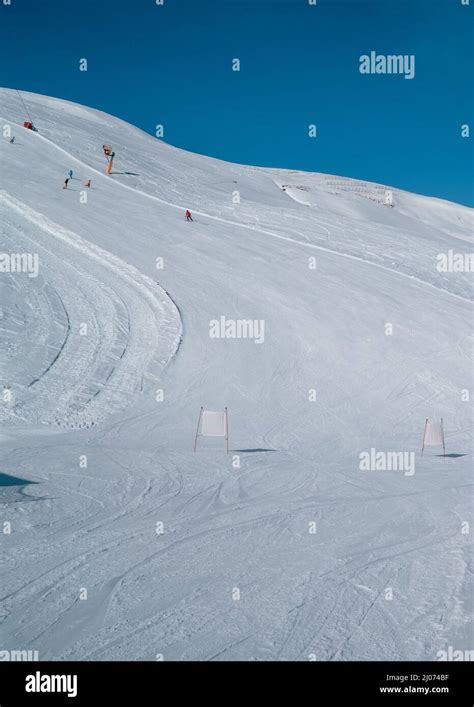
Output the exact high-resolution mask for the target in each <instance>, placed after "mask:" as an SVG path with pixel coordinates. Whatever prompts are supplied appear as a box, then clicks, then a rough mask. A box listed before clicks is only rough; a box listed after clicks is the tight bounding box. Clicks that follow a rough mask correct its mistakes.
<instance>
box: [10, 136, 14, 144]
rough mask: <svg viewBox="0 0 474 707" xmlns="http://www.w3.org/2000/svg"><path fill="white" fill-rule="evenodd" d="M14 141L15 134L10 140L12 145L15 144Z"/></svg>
mask: <svg viewBox="0 0 474 707" xmlns="http://www.w3.org/2000/svg"><path fill="white" fill-rule="evenodd" d="M14 142H15V136H13V137H12V139H11V140H10V143H11V144H12V145H13V143H14Z"/></svg>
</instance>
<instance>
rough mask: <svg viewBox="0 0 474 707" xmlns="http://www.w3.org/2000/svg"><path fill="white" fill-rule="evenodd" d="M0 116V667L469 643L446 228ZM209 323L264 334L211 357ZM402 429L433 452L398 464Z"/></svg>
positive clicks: (463, 436) (53, 125) (73, 130)
mask: <svg viewBox="0 0 474 707" xmlns="http://www.w3.org/2000/svg"><path fill="white" fill-rule="evenodd" d="M24 96H25V98H26V101H27V104H28V108H29V110H30V112H31V114H32V117H33V119H34V121H35V124H36V125H37V127H38V129H39V133H33V132H31V131H28V130H25V129H23V128H21V127H19V124H20V123H21V122H22V121H23V119H24V118H25V116H24V115H23V109H22V105H21V103H20V101H19V98H18V94H17V93H16V92H14V91H11V90H7V89H2V90H0V126H2V132H3V128H4V126H5V125H10V126H12V132H13V135H15V137H16V140H15V142H14V143H13V144H10V143H9V141H8V139H7V138H5V137H4V138H3V139H2V140H0V234H1V235H0V238H1V243H0V252H1V253H6V254H12V253H13V254H31V255H37V256H38V276H37V277H29V275H28V273H7V272H1V273H0V297H1V314H2V316H1V318H0V341H1V350H2V357H1V367H0V376H1V380H0V383H1V386H2V388H3V402H2V405H1V407H0V416H1V417H0V419H1V421H2V432H1V433H0V435H1V436H0V441H1V443H2V449H1V454H0V460H1V464H2V466H1V469H0V471H1V472H2V473H3V474H4V475H6V477H0V478H3V479H4V483H5V485H4V486H2V487H0V493H1V497H2V498H1V500H2V520H3V521H4V522H9V523H11V533H10V534H8V533H7V534H3V535H2V536H1V537H2V546H3V548H2V552H3V555H4V558H5V566H6V579H5V581H4V583H3V590H2V603H1V616H2V622H1V635H2V639H1V646H0V647H4V648H8V649H19V648H22V649H27V648H29V649H33V650H38V651H39V656H40V658H42V659H46V660H48V659H54V660H58V659H81V660H82V659H85V660H90V659H138V660H146V659H151V660H153V659H155V658H156V656H157V655H163V657H164V659H165V660H166V659H176V660H196V659H197V660H213V659H216V660H235V659H243V660H253V659H255V660H268V659H280V660H308V659H310V658H311V657H316V659H319V660H332V659H333V660H355V659H362V660H364V659H373V660H389V659H400V660H402V659H403V660H421V659H428V660H436V657H437V652H438V651H439V650H443V649H445V648H446V646H448V645H451V646H454V647H455V648H460V649H462V648H471V647H472V631H471V627H470V623H469V622H470V618H471V614H472V604H471V603H470V600H469V597H470V596H472V588H470V587H468V581H469V579H470V577H472V572H471V571H470V567H471V566H472V565H471V563H472V554H471V549H472V545H471V543H470V535H469V534H467V533H465V532H464V530H465V527H466V526H465V525H463V524H464V523H465V522H466V521H470V522H472V518H471V509H472V504H471V499H472V495H471V490H472V487H471V442H470V433H471V425H472V408H471V404H470V402H469V400H467V399H466V398H467V394H466V391H469V390H471V389H472V369H471V354H472V349H471V346H472V339H471V323H472V319H471V317H472V285H471V278H472V273H469V272H442V271H441V272H440V271H439V270H438V268H437V263H438V260H437V259H438V256H439V255H443V254H448V253H449V251H452V252H453V253H460V254H467V253H469V252H470V249H471V248H472V241H471V235H472V210H471V209H468V208H466V207H462V206H459V205H456V204H452V203H448V202H443V201H441V200H438V199H432V198H427V197H422V196H418V195H414V194H409V193H406V192H402V191H399V190H395V189H394V190H393V207H389V206H386V205H384V204H383V203H382V202H383V200H384V199H383V198H382V196H381V195H384V194H385V192H386V191H387V190H388V189H390V188H389V187H386V186H385V185H373V184H372V185H371V184H368V183H362V182H360V181H355V180H347V179H343V178H336V177H330V176H327V175H322V174H307V173H299V172H294V171H289V170H275V169H259V168H253V167H246V166H240V165H234V164H228V163H225V162H222V161H219V160H214V159H210V158H207V157H203V156H199V155H194V154H190V153H187V152H184V151H182V150H179V149H176V148H173V147H170V146H168V145H166V144H164V143H162V142H160V141H158V140H156V139H154V138H152V137H151V136H149V135H147V134H144V133H143V132H141V131H140V130H138V129H136V128H134V127H132V126H130V125H128V124H126V123H124V122H123V121H120V120H118V119H116V118H113V117H111V116H109V115H106V114H104V113H101V112H99V111H96V110H92V109H89V108H85V107H83V106H78V105H75V104H72V103H68V102H65V101H60V100H57V99H52V98H48V97H44V96H38V95H34V94H24ZM3 134H5V133H3ZM104 143H108V144H110V145H112V147H113V149H114V150H115V152H116V157H115V160H114V168H113V173H112V174H111V175H110V176H106V175H105V174H104V171H105V166H106V163H105V159H104V156H103V153H102V145H103V144H104ZM70 169H72V170H73V173H74V175H73V177H74V178H73V179H72V181H71V182H70V184H69V188H68V189H67V190H63V189H62V188H61V187H62V184H63V181H64V179H65V177H66V175H67V172H68V171H69V170H70ZM87 179H92V188H91V189H90V190H87V189H85V187H84V186H83V184H84V181H85V180H87ZM85 192H87V201H86V203H84V193H85ZM186 208H189V209H191V211H192V212H193V217H194V222H193V223H187V222H186V221H185V220H184V210H185V209H186ZM157 266H158V267H157ZM30 274H31V273H30ZM220 317H226V318H227V319H231V320H258V322H260V321H263V323H264V340H263V341H261V342H260V343H258V342H257V341H255V340H252V339H249V338H246V339H244V338H240V339H230V338H220V339H218V338H210V336H209V325H210V322H211V321H212V320H216V319H217V320H219V319H220ZM201 405H204V406H205V407H206V408H207V409H211V410H212V409H215V410H219V409H222V408H223V407H224V406H225V405H227V406H228V408H229V423H230V447H231V450H232V451H231V454H229V455H225V454H223V450H222V444H219V440H216V441H212V440H206V439H201V440H200V442H199V446H198V451H197V453H195V454H194V453H193V452H192V446H193V440H194V434H195V429H196V423H197V417H198V413H199V408H200V406H201ZM427 417H428V418H430V419H432V420H438V419H439V418H440V417H443V419H444V427H445V433H446V445H447V452H448V454H453V455H454V456H448V457H442V456H440V450H439V448H436V447H433V448H432V447H428V448H427V449H426V450H425V453H424V456H423V457H421V456H420V453H419V452H420V445H421V438H422V434H423V426H424V421H425V419H426V418H427ZM371 449H376V450H377V451H381V452H384V453H387V452H391V451H395V452H401V453H404V454H406V457H407V458H408V457H409V455H410V454H411V453H414V454H415V461H416V465H415V468H414V473H411V471H412V470H411V467H410V469H409V470H408V469H405V470H378V471H361V469H360V454H361V453H363V452H370V450H371ZM458 455H459V456H458ZM9 477H16V479H18V478H19V479H21V480H23V483H21V482H17V485H13V484H12V482H10V483H7V481H8V478H9ZM85 590H86V592H85ZM237 590H238V591H237Z"/></svg>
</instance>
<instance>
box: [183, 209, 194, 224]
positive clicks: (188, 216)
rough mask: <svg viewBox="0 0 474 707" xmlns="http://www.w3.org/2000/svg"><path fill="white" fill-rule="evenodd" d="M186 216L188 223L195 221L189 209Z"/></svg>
mask: <svg viewBox="0 0 474 707" xmlns="http://www.w3.org/2000/svg"><path fill="white" fill-rule="evenodd" d="M185 216H186V221H192V220H193V217H192V216H191V212H190V211H189V209H186V214H185Z"/></svg>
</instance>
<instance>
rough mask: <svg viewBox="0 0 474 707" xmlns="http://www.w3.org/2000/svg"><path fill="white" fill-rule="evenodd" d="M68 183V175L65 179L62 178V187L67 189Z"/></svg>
mask: <svg viewBox="0 0 474 707" xmlns="http://www.w3.org/2000/svg"><path fill="white" fill-rule="evenodd" d="M68 183H69V177H67V179H65V180H64V186H63V189H67V185H68Z"/></svg>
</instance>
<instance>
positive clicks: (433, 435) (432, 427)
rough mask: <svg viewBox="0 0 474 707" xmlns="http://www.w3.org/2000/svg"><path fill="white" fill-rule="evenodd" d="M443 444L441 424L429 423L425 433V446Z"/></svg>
mask: <svg viewBox="0 0 474 707" xmlns="http://www.w3.org/2000/svg"><path fill="white" fill-rule="evenodd" d="M435 444H443V428H442V426H441V425H440V424H439V422H428V423H427V424H426V432H425V446H427V445H435Z"/></svg>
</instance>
